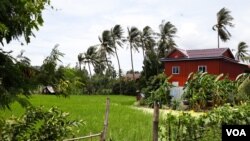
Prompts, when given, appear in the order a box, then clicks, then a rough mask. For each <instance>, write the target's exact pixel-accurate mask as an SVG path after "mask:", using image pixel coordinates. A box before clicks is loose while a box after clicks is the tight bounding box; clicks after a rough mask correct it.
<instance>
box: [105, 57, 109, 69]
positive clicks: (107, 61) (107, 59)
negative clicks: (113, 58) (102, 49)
mask: <svg viewBox="0 0 250 141" xmlns="http://www.w3.org/2000/svg"><path fill="white" fill-rule="evenodd" d="M105 59H106V62H107V67H108V71H110V68H109V61H108V57H107V54H106V53H105Z"/></svg>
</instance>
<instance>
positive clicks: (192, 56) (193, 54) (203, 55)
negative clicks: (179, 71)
mask: <svg viewBox="0 0 250 141" xmlns="http://www.w3.org/2000/svg"><path fill="white" fill-rule="evenodd" d="M176 51H179V52H180V53H181V54H183V57H179V58H171V57H169V56H170V55H171V54H172V53H174V52H176ZM226 52H227V53H229V56H228V55H225V53H226ZM219 58H224V59H226V60H229V61H232V62H238V61H237V60H235V58H234V55H233V54H232V52H231V50H230V49H229V48H212V49H194V50H183V49H179V48H175V49H173V50H172V51H171V52H169V54H168V55H167V56H166V58H162V59H161V61H181V60H204V59H219Z"/></svg>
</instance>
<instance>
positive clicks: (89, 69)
mask: <svg viewBox="0 0 250 141" xmlns="http://www.w3.org/2000/svg"><path fill="white" fill-rule="evenodd" d="M89 63H90V62H88V67H89V75H90V79H91V78H92V73H91V69H90V64H89Z"/></svg>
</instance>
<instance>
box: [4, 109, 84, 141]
mask: <svg viewBox="0 0 250 141" xmlns="http://www.w3.org/2000/svg"><path fill="white" fill-rule="evenodd" d="M67 118H68V113H65V112H62V111H60V110H59V109H57V108H51V109H49V110H48V111H45V110H44V109H43V108H42V107H40V108H34V107H29V108H27V110H26V113H25V114H24V115H23V116H22V117H20V118H16V117H11V118H10V119H7V120H1V121H0V140H1V141H10V140H32V141H48V140H62V139H64V138H65V137H67V136H69V135H70V134H72V131H73V127H75V126H79V125H81V123H82V121H72V120H68V119H67Z"/></svg>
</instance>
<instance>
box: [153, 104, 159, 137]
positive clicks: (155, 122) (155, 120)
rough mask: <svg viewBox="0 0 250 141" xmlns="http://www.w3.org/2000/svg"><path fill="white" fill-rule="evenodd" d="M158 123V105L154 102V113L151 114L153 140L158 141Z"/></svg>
mask: <svg viewBox="0 0 250 141" xmlns="http://www.w3.org/2000/svg"><path fill="white" fill-rule="evenodd" d="M158 125H159V105H158V104H157V102H156V101H155V102H154V115H153V141H158Z"/></svg>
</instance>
